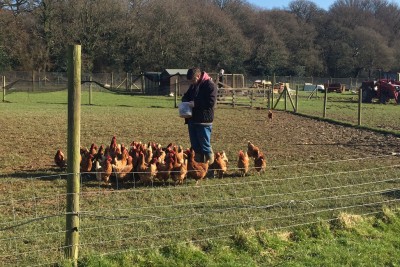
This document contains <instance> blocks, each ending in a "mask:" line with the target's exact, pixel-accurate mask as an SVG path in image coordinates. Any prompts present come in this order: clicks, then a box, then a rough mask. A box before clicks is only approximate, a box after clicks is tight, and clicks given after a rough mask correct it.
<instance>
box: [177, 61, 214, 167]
mask: <svg viewBox="0 0 400 267" xmlns="http://www.w3.org/2000/svg"><path fill="white" fill-rule="evenodd" d="M186 78H187V79H188V80H189V81H190V82H191V84H190V86H189V89H188V90H187V92H186V93H185V94H184V95H183V97H182V102H190V105H191V106H192V108H193V109H192V117H191V118H188V119H185V123H186V124H188V129H189V138H190V144H191V146H192V148H193V150H194V152H195V160H196V161H199V162H206V161H207V160H208V161H209V163H210V164H211V163H212V162H213V161H214V153H213V150H212V146H211V131H212V123H213V120H214V108H215V104H216V100H217V86H216V85H215V83H214V82H213V81H212V79H211V77H210V76H209V75H208V74H207V73H206V72H204V71H201V70H200V68H198V67H194V68H191V69H189V70H188V72H187V74H186Z"/></svg>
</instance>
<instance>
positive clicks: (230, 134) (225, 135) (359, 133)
mask: <svg viewBox="0 0 400 267" xmlns="http://www.w3.org/2000/svg"><path fill="white" fill-rule="evenodd" d="M62 108H65V106H63V107H62ZM58 109H59V108H58ZM140 112H142V113H139V114H138V109H134V108H123V109H122V108H120V109H111V108H104V107H93V108H92V107H87V108H85V109H84V110H83V112H82V114H83V115H82V120H81V145H82V146H87V147H88V146H90V144H91V143H96V144H99V145H100V144H105V145H108V144H109V142H110V140H111V137H112V136H113V135H116V136H117V141H118V143H125V144H129V143H130V142H131V141H133V140H136V141H142V142H149V141H154V142H158V143H160V144H162V145H167V144H168V143H170V142H173V143H176V144H181V145H183V146H184V147H188V146H189V140H188V134H187V128H186V125H184V123H183V120H182V119H180V118H178V117H177V115H176V113H177V111H176V109H168V108H159V109H150V108H148V109H145V111H144V112H143V111H140ZM0 124H1V125H2V133H1V138H2V145H1V146H0V162H1V163H0V168H1V170H2V173H3V176H4V175H8V176H10V175H11V176H15V177H29V176H31V175H46V174H53V173H57V172H59V170H58V169H57V168H55V166H54V163H53V157H54V155H55V152H56V151H57V149H62V150H64V151H66V146H67V114H66V112H65V110H63V112H59V111H58V112H57V110H40V109H37V108H33V109H32V111H24V112H17V113H13V114H10V113H6V114H4V116H2V117H1V118H0ZM212 138H213V140H212V142H213V146H214V150H215V151H221V150H224V151H226V153H227V155H228V158H230V159H231V162H235V160H236V158H237V153H238V151H239V150H240V149H246V147H247V141H249V140H250V141H252V142H253V143H254V144H256V145H257V146H259V147H260V148H261V149H262V150H263V151H264V152H265V153H266V154H267V157H268V161H269V164H270V165H271V164H272V165H278V164H289V163H295V162H317V161H328V160H338V159H350V158H357V157H367V156H379V155H389V154H392V153H400V138H398V137H395V136H393V135H385V134H381V133H376V132H373V131H368V130H362V129H358V128H354V127H346V126H341V125H336V124H332V123H329V122H324V121H319V120H315V119H310V118H306V117H302V116H296V115H294V114H291V113H286V112H282V111H274V115H273V119H272V120H269V119H268V115H267V111H266V110H256V109H247V108H235V109H233V108H225V107H220V108H218V109H217V111H216V118H215V122H214V125H213V137H212Z"/></svg>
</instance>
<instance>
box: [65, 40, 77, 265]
mask: <svg viewBox="0 0 400 267" xmlns="http://www.w3.org/2000/svg"><path fill="white" fill-rule="evenodd" d="M67 70H68V157H67V159H68V161H67V172H68V178H67V203H66V204H67V208H66V229H65V256H66V258H68V259H71V260H73V261H74V263H75V266H77V263H78V248H79V191H80V188H79V187H80V184H79V174H80V173H79V171H80V170H79V167H80V166H79V165H80V153H79V148H80V120H81V46H80V45H70V46H69V47H68V68H67Z"/></svg>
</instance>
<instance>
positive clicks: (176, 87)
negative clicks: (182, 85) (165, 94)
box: [175, 79, 178, 108]
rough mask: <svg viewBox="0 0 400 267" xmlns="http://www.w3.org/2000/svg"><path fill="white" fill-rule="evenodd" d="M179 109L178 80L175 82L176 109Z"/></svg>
mask: <svg viewBox="0 0 400 267" xmlns="http://www.w3.org/2000/svg"><path fill="white" fill-rule="evenodd" d="M177 107H178V79H176V80H175V108H177Z"/></svg>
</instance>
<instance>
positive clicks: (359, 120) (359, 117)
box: [358, 88, 362, 126]
mask: <svg viewBox="0 0 400 267" xmlns="http://www.w3.org/2000/svg"><path fill="white" fill-rule="evenodd" d="M361 105H362V88H360V90H359V92H358V126H361Z"/></svg>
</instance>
